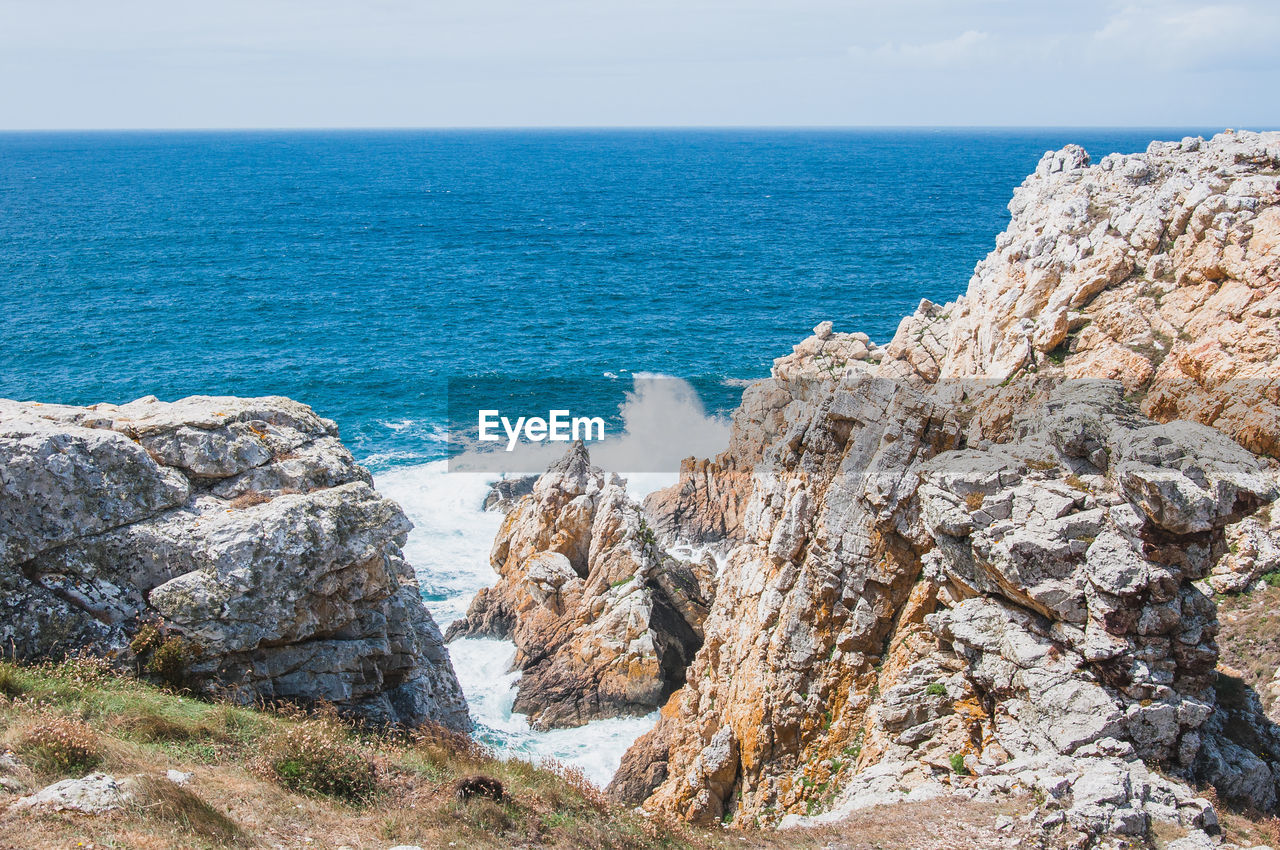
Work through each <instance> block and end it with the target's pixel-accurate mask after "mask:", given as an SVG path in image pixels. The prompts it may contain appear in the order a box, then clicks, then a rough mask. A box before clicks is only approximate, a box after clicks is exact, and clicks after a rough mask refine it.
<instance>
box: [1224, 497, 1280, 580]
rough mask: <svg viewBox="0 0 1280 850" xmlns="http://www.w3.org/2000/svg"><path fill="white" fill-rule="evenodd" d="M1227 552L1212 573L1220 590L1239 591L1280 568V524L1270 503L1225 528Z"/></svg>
mask: <svg viewBox="0 0 1280 850" xmlns="http://www.w3.org/2000/svg"><path fill="white" fill-rule="evenodd" d="M1225 536H1226V544H1227V552H1226V553H1225V554H1224V555H1223V556H1222V558H1221V559H1219V561H1218V562H1217V563H1216V564H1214V566H1213V569H1212V570H1211V571H1210V573H1209V577H1208V579H1206V581H1208V582H1209V585H1210V586H1211V587H1212V588H1213V589H1214V590H1215V591H1216V592H1218V593H1239V592H1240V591H1242V590H1245V589H1247V588H1249V587H1250V586H1251V585H1252V584H1253V583H1254V582H1255V581H1257V580H1258V578H1259V577H1261V576H1264V575H1266V574H1267V573H1273V572H1276V571H1277V570H1280V526H1278V525H1277V524H1276V521H1275V518H1274V516H1273V510H1272V508H1271V505H1266V506H1264V507H1263V509H1262V510H1260V511H1258V513H1257V514H1255V515H1254V516H1250V517H1245V518H1244V519H1242V520H1240V522H1237V523H1235V524H1234V525H1229V526H1227V528H1226V529H1225Z"/></svg>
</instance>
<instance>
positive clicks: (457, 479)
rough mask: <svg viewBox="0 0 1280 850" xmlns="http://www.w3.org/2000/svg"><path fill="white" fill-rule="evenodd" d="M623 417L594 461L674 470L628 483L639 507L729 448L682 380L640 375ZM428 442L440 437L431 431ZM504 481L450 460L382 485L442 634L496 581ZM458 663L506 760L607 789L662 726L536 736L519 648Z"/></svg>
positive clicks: (461, 649) (492, 648) (452, 647)
mask: <svg viewBox="0 0 1280 850" xmlns="http://www.w3.org/2000/svg"><path fill="white" fill-rule="evenodd" d="M619 416H620V418H621V421H622V422H623V424H624V429H623V434H622V436H621V438H620V439H619V440H617V441H616V442H614V443H613V444H612V445H610V446H609V447H608V448H607V449H606V448H605V447H604V446H601V447H600V448H601V449H602V450H601V451H600V452H599V454H598V455H597V454H596V453H594V451H593V456H592V461H593V462H594V463H597V464H599V465H601V466H603V467H605V468H606V469H611V471H619V472H623V473H626V469H625V465H626V462H627V460H628V459H629V458H632V457H636V456H639V455H642V454H645V453H650V454H652V455H655V456H656V457H657V458H658V459H659V460H660V461H661V462H662V463H664V464H668V465H669V467H670V470H671V471H670V472H648V473H639V474H637V473H630V474H627V481H628V491H629V492H630V493H631V495H632V496H634V497H636V498H642V497H643V496H645V495H646V494H647V493H649V492H652V491H653V490H656V489H658V488H660V487H665V486H668V485H670V484H672V483H674V482H675V481H676V480H677V477H678V475H677V472H676V470H678V469H679V462H680V460H681V459H682V458H685V457H689V456H691V455H695V454H696V455H700V456H706V455H709V454H715V453H716V452H719V451H721V450H723V449H724V447H725V446H727V445H728V433H729V426H728V422H727V420H725V419H723V418H717V417H714V416H710V415H708V414H707V413H706V411H705V409H704V408H703V405H702V403H701V400H700V399H699V398H698V395H697V393H696V392H695V391H694V389H693V388H692V387H691V386H690V385H689V384H688V383H686V382H684V381H681V380H678V379H672V378H667V377H664V376H657V375H635V376H634V388H633V389H632V390H631V391H630V392H628V393H627V394H626V398H625V400H624V401H623V403H622V405H621V406H620V408H619ZM397 424H400V425H401V427H410V426H409V424H408V423H397ZM423 433H424V434H425V433H431V434H434V432H432V430H431V429H423ZM544 448H545V449H546V458H545V461H546V465H549V464H550V463H552V462H553V461H555V460H557V459H558V458H559V457H560V455H561V454H563V447H562V446H551V447H544ZM593 448H594V447H593ZM617 465H622V466H623V468H622V469H621V470H619V469H618V466H617ZM649 468H660V467H658V466H654V465H651V466H650V467H649ZM496 478H497V475H496V474H495V473H492V472H489V473H485V472H458V471H450V467H449V464H448V463H447V462H446V461H445V460H436V461H431V462H429V463H425V464H417V465H414V466H400V467H394V468H391V469H389V470H386V471H383V472H380V473H379V474H378V476H377V486H378V489H379V490H380V491H382V492H383V493H384V494H386V495H387V496H389V497H390V498H392V499H395V500H396V501H397V502H399V503H400V505H401V506H402V507H403V508H404V511H405V513H406V514H407V515H408V516H409V519H410V520H412V521H413V523H414V528H413V530H412V531H411V532H410V534H409V539H408V541H407V543H406V545H405V556H406V557H407V558H408V560H409V562H410V563H411V564H413V566H414V569H415V571H416V573H417V576H418V581H419V582H420V583H421V585H422V588H423V597H424V599H425V601H426V604H427V607H428V608H429V609H430V610H431V613H432V616H434V617H435V619H436V622H437V623H438V624H439V625H440V627H441V628H442V629H447V628H448V626H449V624H450V623H452V622H453V621H454V620H456V619H458V618H459V617H461V616H463V615H464V614H465V613H466V609H467V606H468V605H469V604H470V602H471V599H472V598H473V597H474V596H475V594H476V592H477V591H479V590H480V589H481V588H482V587H487V586H489V585H492V584H493V583H494V582H495V581H496V580H497V575H496V574H495V572H494V570H493V568H492V567H491V566H490V564H489V550H490V548H491V546H492V545H493V540H494V537H495V536H496V534H497V532H498V529H499V527H500V526H501V523H502V515H501V514H499V513H497V512H493V511H485V510H484V509H483V504H484V500H485V497H486V495H488V492H489V488H490V485H491V483H492V482H493V481H494V480H496ZM449 653H450V656H451V658H452V660H453V665H454V669H455V671H456V673H457V675H458V679H459V681H460V682H461V684H462V688H463V691H464V692H465V693H466V696H467V700H468V703H469V704H470V709H471V714H472V718H473V719H474V720H475V722H476V724H477V728H476V733H475V734H476V736H477V737H478V738H479V739H480V740H482V741H483V742H485V743H487V744H489V745H491V746H493V747H494V748H495V749H497V750H498V751H499V752H500V753H503V754H505V755H512V756H518V757H521V758H527V759H530V760H532V761H539V760H541V759H544V758H555V759H558V760H560V761H562V762H566V763H568V764H572V765H575V766H577V767H579V768H581V769H582V771H583V772H584V773H585V774H586V775H587V777H588V778H590V779H591V780H592V781H594V782H597V783H599V784H601V785H604V784H606V783H607V782H608V781H609V779H610V778H611V777H612V776H613V773H614V771H615V770H617V767H618V764H619V762H620V761H621V759H622V754H623V753H624V752H625V751H626V749H627V748H628V747H629V746H630V745H631V743H632V742H633V741H634V740H635V739H636V738H637V737H639V736H640V735H642V734H643V733H644V732H646V731H647V730H648V729H650V728H651V727H652V726H653V724H654V723H655V722H657V713H656V712H654V713H652V714H650V715H647V716H644V717H622V718H611V719H606V720H597V721H593V722H591V723H588V724H587V725H586V726H583V727H579V728H574V729H556V730H551V731H547V732H537V731H534V730H532V729H531V728H530V727H529V724H528V720H527V718H526V717H525V715H523V714H518V713H514V712H513V711H512V705H513V703H514V701H515V696H516V683H517V681H518V680H519V676H520V674H519V673H518V672H513V671H512V670H511V661H512V658H513V657H514V653H515V645H514V644H513V643H511V642H510V641H506V640H496V639H492V638H462V639H458V640H455V641H453V642H452V643H451V644H449Z"/></svg>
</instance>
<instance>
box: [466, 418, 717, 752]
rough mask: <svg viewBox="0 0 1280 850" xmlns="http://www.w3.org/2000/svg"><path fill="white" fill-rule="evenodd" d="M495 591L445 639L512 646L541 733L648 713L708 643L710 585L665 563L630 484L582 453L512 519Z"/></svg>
mask: <svg viewBox="0 0 1280 850" xmlns="http://www.w3.org/2000/svg"><path fill="white" fill-rule="evenodd" d="M492 563H493V565H494V569H495V570H497V572H498V575H499V577H500V578H499V581H498V583H497V584H496V585H494V586H493V587H491V588H486V589H485V590H483V591H481V592H480V593H479V594H478V595H477V596H476V598H475V599H474V600H473V601H472V604H471V607H470V609H469V610H468V612H467V616H466V618H464V619H462V620H459V621H458V622H456V623H454V624H453V625H452V626H451V627H450V629H449V638H450V639H452V638H454V637H457V636H459V635H488V636H495V637H503V638H510V639H511V640H513V641H514V642H515V644H516V648H517V652H516V657H515V660H514V664H515V666H516V667H517V668H518V669H520V670H521V671H523V675H522V676H521V678H520V682H519V690H518V693H517V696H516V701H515V705H514V708H515V710H516V711H519V712H522V713H526V714H528V715H529V718H530V722H531V723H532V724H533V725H534V726H535V727H536V728H552V727H563V726H579V725H582V724H583V723H586V722H588V721H589V720H592V719H595V718H598V717H610V716H616V715H627V714H647V713H648V712H650V711H653V710H654V709H656V708H658V707H659V706H661V705H662V704H663V702H665V701H666V699H667V697H668V696H669V695H670V694H671V692H672V691H673V690H675V689H676V688H678V687H679V686H680V685H681V684H683V682H684V670H685V668H686V667H687V666H688V664H689V662H690V661H691V660H692V658H693V654H694V652H696V651H697V648H698V647H699V646H700V645H701V643H702V622H703V620H704V619H705V617H706V612H707V607H708V605H709V598H708V595H709V592H710V585H711V576H710V574H709V573H708V571H707V570H706V568H705V567H704V566H702V565H699V564H690V563H688V562H683V561H680V560H678V559H675V558H672V557H670V556H667V555H666V554H665V553H663V552H662V550H661V549H660V548H659V546H658V542H657V539H656V536H655V535H654V533H653V531H652V530H651V529H650V527H649V525H648V523H647V521H646V520H645V518H644V516H643V514H642V513H641V511H640V507H639V505H637V504H636V503H635V502H634V501H633V500H631V499H630V498H629V497H628V496H627V494H626V490H625V487H624V486H623V484H622V482H620V481H618V480H613V479H609V478H607V477H606V476H605V474H604V473H603V472H601V471H600V470H599V469H597V468H595V467H593V466H591V463H590V458H589V457H588V454H587V451H586V448H585V447H584V446H583V445H582V444H581V443H575V444H574V445H573V446H572V447H571V448H570V449H569V451H568V452H567V453H566V454H565V456H564V457H563V458H562V459H561V460H560V461H558V462H557V463H555V464H553V465H552V467H551V468H550V469H548V470H547V472H546V473H545V474H544V475H542V476H541V477H540V478H539V479H538V481H537V483H535V484H534V486H533V491H532V493H531V494H530V495H528V496H526V497H524V498H523V499H521V500H520V502H519V503H518V504H517V505H516V506H515V508H513V509H512V511H511V512H510V513H509V514H508V515H507V518H506V521H505V522H504V524H503V527H502V530H501V531H500V532H499V534H498V538H497V540H496V541H495V543H494V547H493V552H492Z"/></svg>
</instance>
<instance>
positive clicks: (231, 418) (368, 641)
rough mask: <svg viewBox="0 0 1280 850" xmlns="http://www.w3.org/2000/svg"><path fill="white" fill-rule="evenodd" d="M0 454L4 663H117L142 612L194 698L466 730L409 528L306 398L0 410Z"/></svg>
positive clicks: (127, 651)
mask: <svg viewBox="0 0 1280 850" xmlns="http://www.w3.org/2000/svg"><path fill="white" fill-rule="evenodd" d="M0 458H3V460H4V467H3V469H4V472H3V474H2V475H0V611H3V614H4V616H3V618H2V619H0V640H2V641H3V642H4V644H5V646H6V647H12V651H13V652H14V653H15V654H16V655H17V656H18V657H20V658H28V659H35V658H44V657H57V656H60V655H62V654H65V653H67V652H70V651H75V650H79V649H82V648H87V649H90V650H92V651H96V652H99V653H102V654H105V655H108V656H112V657H115V658H116V659H117V660H118V661H119V663H121V664H132V663H133V662H134V661H135V659H134V657H133V651H132V650H131V648H130V643H131V639H132V637H133V635H134V634H135V633H136V632H137V630H138V629H139V628H140V626H141V624H142V623H143V622H145V621H150V620H153V619H155V620H158V621H160V623H161V626H162V629H163V631H164V632H165V633H166V634H169V635H177V636H181V637H182V638H183V639H184V640H185V641H186V643H185V644H184V646H185V650H184V656H185V657H184V658H183V659H182V662H183V666H184V667H185V669H184V670H182V671H181V673H182V674H183V675H184V676H185V677H186V678H187V679H188V680H189V681H188V684H191V685H194V686H196V687H197V688H201V689H205V690H208V691H211V692H217V693H220V694H223V695H230V696H234V697H237V698H239V699H241V700H244V701H255V700H259V699H277V698H288V699H296V700H303V701H309V700H321V699H323V700H328V701H331V702H333V703H335V704H336V705H337V706H338V707H339V708H340V709H343V710H346V711H350V712H354V713H357V714H360V715H363V716H365V717H368V718H372V719H375V720H378V721H396V722H408V723H418V722H422V721H424V720H434V721H438V722H441V723H444V724H446V725H449V726H452V727H454V728H467V727H468V726H469V718H468V716H467V710H466V703H465V701H464V699H463V697H462V692H461V689H460V688H459V686H458V683H457V680H456V678H455V677H454V674H453V669H452V666H451V665H450V663H449V659H448V656H447V655H446V653H445V651H444V647H443V640H442V638H441V636H440V633H439V630H438V629H437V628H436V626H435V623H434V622H433V621H432V619H431V616H430V614H428V613H427V611H426V609H425V608H424V607H423V605H422V601H421V598H420V596H419V591H418V585H417V582H416V580H415V579H414V576H413V571H412V570H411V569H410V567H409V565H408V564H407V563H406V562H405V560H404V557H403V555H402V554H401V550H400V547H401V545H403V543H404V540H405V536H406V534H407V533H408V531H409V528H410V524H409V521H408V520H407V519H405V516H404V514H403V512H401V510H400V508H399V507H398V506H397V505H396V504H395V503H394V502H391V501H389V500H387V499H385V498H383V497H382V496H380V495H379V494H378V493H377V492H376V491H374V489H373V487H372V479H371V478H370V477H369V474H368V473H367V472H366V471H365V470H364V469H362V468H361V467H360V466H358V465H357V464H356V463H355V462H354V460H353V459H352V457H351V454H350V453H349V452H348V451H347V450H346V449H345V448H344V447H343V445H342V443H341V442H340V441H339V439H338V437H337V427H336V426H335V425H334V424H333V423H332V422H330V421H328V420H325V419H321V418H320V417H318V416H316V415H315V414H314V413H313V412H312V411H311V409H310V408H308V407H306V406H305V405H301V404H298V403H297V402H294V401H290V400H289V399H284V398H261V399H241V398H227V397H222V398H219V397H204V396H198V397H192V398H187V399H182V400H181V401H177V402H173V403H163V402H159V401H157V400H155V399H154V398H151V397H148V398H144V399H139V400H138V401H135V402H132V403H130V404H126V405H119V406H116V405H106V404H100V405H94V406H92V407H87V408H79V407H65V406H58V405H41V404H35V403H18V402H10V401H0ZM140 660H145V659H140Z"/></svg>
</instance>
